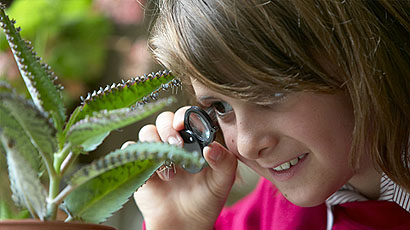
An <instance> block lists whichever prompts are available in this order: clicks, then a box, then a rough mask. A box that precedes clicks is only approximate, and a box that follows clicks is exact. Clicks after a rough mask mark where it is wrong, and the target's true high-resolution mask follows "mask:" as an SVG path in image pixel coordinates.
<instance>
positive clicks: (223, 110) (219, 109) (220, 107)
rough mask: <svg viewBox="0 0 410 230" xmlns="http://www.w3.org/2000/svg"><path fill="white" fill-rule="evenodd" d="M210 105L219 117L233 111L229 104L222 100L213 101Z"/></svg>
mask: <svg viewBox="0 0 410 230" xmlns="http://www.w3.org/2000/svg"><path fill="white" fill-rule="evenodd" d="M211 107H212V108H213V109H214V111H215V112H216V114H217V115H218V116H219V117H223V116H225V115H227V114H229V113H230V112H232V111H233V109H232V107H231V105H229V104H228V103H226V102H223V101H217V102H213V103H212V105H211Z"/></svg>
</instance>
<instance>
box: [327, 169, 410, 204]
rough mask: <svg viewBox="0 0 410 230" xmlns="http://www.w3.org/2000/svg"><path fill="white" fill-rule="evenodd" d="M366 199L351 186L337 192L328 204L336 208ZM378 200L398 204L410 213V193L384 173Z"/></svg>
mask: <svg viewBox="0 0 410 230" xmlns="http://www.w3.org/2000/svg"><path fill="white" fill-rule="evenodd" d="M366 200H368V199H367V198H366V197H364V196H363V195H361V194H360V193H359V192H358V191H357V190H356V189H355V188H354V187H352V186H351V185H349V184H346V185H344V186H342V187H341V188H340V189H339V190H338V191H337V192H335V193H334V194H332V195H331V196H330V197H329V198H328V199H327V200H326V204H327V205H329V206H334V205H338V204H343V203H347V202H354V201H366ZM378 200H386V201H391V202H396V203H397V204H398V205H400V206H401V207H402V208H404V209H405V210H406V211H407V212H410V193H409V192H407V191H406V190H405V189H404V188H402V187H401V186H400V185H398V184H396V183H394V182H393V181H392V180H391V179H390V178H389V177H387V176H386V174H384V173H383V175H382V177H381V181H380V197H379V199H378Z"/></svg>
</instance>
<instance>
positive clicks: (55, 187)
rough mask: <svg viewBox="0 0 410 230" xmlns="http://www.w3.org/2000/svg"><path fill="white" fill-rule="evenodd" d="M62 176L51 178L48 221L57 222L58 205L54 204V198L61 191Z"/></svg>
mask: <svg viewBox="0 0 410 230" xmlns="http://www.w3.org/2000/svg"><path fill="white" fill-rule="evenodd" d="M60 178H61V177H60V176H55V177H50V185H49V192H48V204H47V215H46V218H47V219H48V220H55V219H56V217H57V209H58V203H55V202H53V200H54V198H55V197H56V196H57V195H58V192H59V189H60V181H61V179H60Z"/></svg>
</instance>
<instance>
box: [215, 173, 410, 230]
mask: <svg viewBox="0 0 410 230" xmlns="http://www.w3.org/2000/svg"><path fill="white" fill-rule="evenodd" d="M333 215H334V224H333V228H332V229H334V230H356V229H357V230H359V229H360V230H370V229H372V230H374V229H385V230H386V229H394V230H410V213H408V212H407V211H406V210H404V209H403V208H401V207H400V206H399V205H397V204H396V203H394V202H388V201H361V202H350V203H344V204H340V205H337V206H335V207H334V208H333ZM326 218H327V214H326V205H325V204H323V205H319V206H316V207H311V208H302V207H298V206H296V205H293V204H292V203H290V202H289V201H287V200H286V199H285V197H284V196H282V194H281V193H280V192H279V191H278V190H277V189H276V188H275V187H274V186H273V185H272V183H270V182H269V181H267V180H266V179H261V180H260V182H259V184H258V186H257V187H256V189H255V190H254V191H253V192H252V193H251V194H249V195H248V196H246V197H245V198H244V199H242V200H240V201H239V202H238V203H236V204H235V205H233V206H232V207H227V208H224V209H223V210H222V212H221V214H220V216H219V218H218V219H217V221H216V224H215V230H252V229H260V230H273V229H274V230H282V229H283V230H296V229H298V230H299V229H303V230H304V229H306V230H310V229H314V230H321V229H323V230H325V229H326V221H327V220H326Z"/></svg>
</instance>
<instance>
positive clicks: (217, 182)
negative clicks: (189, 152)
mask: <svg viewBox="0 0 410 230" xmlns="http://www.w3.org/2000/svg"><path fill="white" fill-rule="evenodd" d="M204 157H205V160H206V161H207V162H208V164H209V166H210V168H211V170H209V171H208V173H209V175H208V177H209V178H208V179H209V185H210V186H211V187H213V188H211V189H213V190H214V192H216V194H220V195H221V196H227V194H228V193H229V191H230V189H231V187H232V185H233V183H234V181H235V175H236V169H237V166H238V160H237V158H236V156H235V155H234V154H233V153H231V152H230V151H228V150H227V149H226V148H225V147H223V146H222V145H221V144H219V143H217V142H213V143H211V144H210V145H208V146H207V147H205V148H204Z"/></svg>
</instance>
